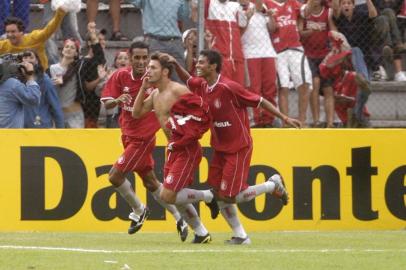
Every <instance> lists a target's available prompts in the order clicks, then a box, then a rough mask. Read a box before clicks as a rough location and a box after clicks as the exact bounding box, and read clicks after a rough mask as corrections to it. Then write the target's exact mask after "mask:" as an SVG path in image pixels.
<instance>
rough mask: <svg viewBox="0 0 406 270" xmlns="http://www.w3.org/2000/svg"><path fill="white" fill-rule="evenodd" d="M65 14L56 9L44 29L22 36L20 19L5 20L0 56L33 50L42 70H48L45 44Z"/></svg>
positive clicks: (0, 41)
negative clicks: (4, 37)
mask: <svg viewBox="0 0 406 270" xmlns="http://www.w3.org/2000/svg"><path fill="white" fill-rule="evenodd" d="M65 14H66V12H65V11H64V10H63V9H62V8H59V9H57V11H56V13H55V16H54V17H53V18H52V20H51V21H49V23H48V24H47V25H46V26H45V27H44V28H42V29H39V30H34V31H32V32H31V33H28V34H24V30H25V28H24V23H23V21H22V20H21V19H19V18H15V17H9V18H7V19H6V21H5V22H4V25H5V28H4V29H5V32H6V36H7V39H5V40H0V55H2V54H6V53H17V52H23V51H25V50H28V49H33V50H35V51H36V52H37V53H38V56H39V59H40V61H41V63H42V64H43V66H44V69H45V70H46V69H48V58H47V56H46V53H45V43H46V41H47V40H48V39H49V37H50V36H51V35H52V34H53V33H54V32H55V31H56V30H57V29H58V27H59V25H60V24H61V22H62V19H63V18H64V16H65Z"/></svg>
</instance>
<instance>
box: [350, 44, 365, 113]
mask: <svg viewBox="0 0 406 270" xmlns="http://www.w3.org/2000/svg"><path fill="white" fill-rule="evenodd" d="M351 50H352V58H351V60H352V66H353V67H354V69H355V72H356V73H357V74H360V75H362V76H363V77H364V78H365V79H366V80H367V81H368V82H369V81H370V79H369V73H368V68H367V65H366V64H365V60H364V54H363V53H362V51H361V49H360V48H358V47H354V48H352V49H351ZM364 90H365V89H364ZM369 94H370V91H369V90H367V91H363V90H362V89H359V88H358V90H357V96H356V99H355V106H354V114H355V117H356V118H357V120H359V121H363V120H364V119H363V118H364V117H363V113H362V111H363V109H364V106H365V104H366V103H367V101H368V98H369Z"/></svg>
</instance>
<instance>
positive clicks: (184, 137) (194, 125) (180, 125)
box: [166, 93, 210, 150]
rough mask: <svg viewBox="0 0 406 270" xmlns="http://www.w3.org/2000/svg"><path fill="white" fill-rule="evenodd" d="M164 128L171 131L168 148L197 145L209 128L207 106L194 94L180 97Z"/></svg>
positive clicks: (201, 98)
mask: <svg viewBox="0 0 406 270" xmlns="http://www.w3.org/2000/svg"><path fill="white" fill-rule="evenodd" d="M169 114H170V117H169V119H168V122H167V123H166V126H167V127H168V128H169V129H170V130H171V131H172V136H171V138H170V140H169V144H168V148H171V149H173V150H176V149H177V148H181V147H185V146H187V145H189V144H192V143H197V142H198V140H199V139H200V138H201V137H202V136H203V134H204V133H206V131H207V130H208V129H209V127H210V114H209V105H208V104H207V103H206V102H205V101H204V100H203V97H201V96H198V95H197V94H195V93H189V94H185V95H182V96H181V97H180V98H179V100H178V101H177V102H176V103H175V104H174V105H173V106H172V108H171V110H170V113H169Z"/></svg>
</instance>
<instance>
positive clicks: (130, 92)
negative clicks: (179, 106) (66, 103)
mask: <svg viewBox="0 0 406 270" xmlns="http://www.w3.org/2000/svg"><path fill="white" fill-rule="evenodd" d="M148 53H149V48H148V45H147V44H145V43H143V42H134V43H132V44H131V47H130V49H129V55H130V62H131V65H130V66H129V67H124V68H121V69H119V70H117V71H115V72H114V73H113V74H112V76H111V77H110V79H109V80H108V81H107V83H106V86H105V88H104V89H103V92H102V97H101V101H102V102H103V103H104V105H105V107H106V109H111V108H114V107H115V106H118V105H119V106H120V107H121V114H120V119H119V122H120V127H121V132H122V137H121V138H122V142H123V145H124V153H123V154H122V155H121V156H120V158H119V159H118V160H117V162H116V163H115V164H114V165H113V168H112V169H111V171H110V173H109V181H110V182H111V183H112V184H113V186H114V187H115V188H116V190H117V191H118V193H120V195H121V196H122V197H123V198H124V199H125V200H126V201H127V203H128V204H129V205H130V206H131V207H132V209H133V212H131V213H130V215H129V218H130V220H131V225H130V228H129V229H128V233H129V234H133V233H136V232H137V231H138V230H139V229H141V227H142V225H143V223H144V221H145V220H146V218H147V217H148V215H149V210H148V208H147V207H146V206H144V204H143V203H142V202H141V201H140V200H139V198H138V197H137V196H136V195H135V193H134V190H133V188H132V187H131V183H130V182H129V181H128V180H127V179H126V178H125V175H126V173H128V172H136V173H137V174H138V175H139V176H140V177H141V179H142V182H143V184H144V186H145V188H146V189H147V190H148V191H150V192H151V193H152V195H153V197H154V198H155V200H157V201H158V203H160V204H161V205H162V206H164V207H165V208H166V209H168V211H169V212H171V213H172V215H173V216H174V218H175V220H176V221H177V230H178V233H179V234H180V237H181V240H182V241H185V240H186V237H187V235H188V226H187V224H186V223H185V221H184V220H183V218H182V217H181V215H180V214H179V212H178V210H177V209H176V207H175V206H174V205H168V204H166V203H165V202H163V201H162V200H160V198H159V194H160V192H161V189H162V184H161V183H160V182H159V181H158V180H157V177H156V176H155V173H154V171H153V166H154V160H153V158H152V151H153V149H154V147H155V133H156V132H157V131H158V130H159V122H158V120H157V119H156V117H155V115H154V114H153V113H149V114H146V115H144V117H142V118H140V119H134V118H133V117H132V115H131V114H132V104H133V101H134V99H135V97H136V96H137V94H138V92H139V91H140V87H141V85H142V75H143V74H144V73H145V69H146V67H147V63H148V60H149V57H148Z"/></svg>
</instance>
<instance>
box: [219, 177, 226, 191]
mask: <svg viewBox="0 0 406 270" xmlns="http://www.w3.org/2000/svg"><path fill="white" fill-rule="evenodd" d="M220 189H221V190H226V189H227V182H226V180H224V179H223V180H221V184H220Z"/></svg>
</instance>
